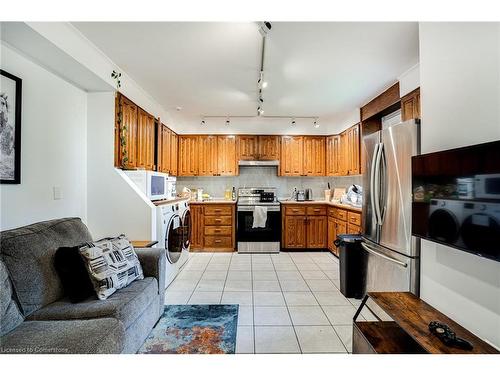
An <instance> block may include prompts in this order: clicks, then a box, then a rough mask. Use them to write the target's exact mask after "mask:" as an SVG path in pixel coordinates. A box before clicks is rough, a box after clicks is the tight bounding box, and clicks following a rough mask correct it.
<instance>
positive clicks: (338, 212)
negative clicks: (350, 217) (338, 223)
mask: <svg viewBox="0 0 500 375" xmlns="http://www.w3.org/2000/svg"><path fill="white" fill-rule="evenodd" d="M333 217H336V218H337V219H340V220H345V221H347V211H346V210H342V209H340V208H334V209H333Z"/></svg>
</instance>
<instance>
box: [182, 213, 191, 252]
mask: <svg viewBox="0 0 500 375" xmlns="http://www.w3.org/2000/svg"><path fill="white" fill-rule="evenodd" d="M182 226H183V230H182V233H183V238H182V246H183V247H184V249H188V248H189V244H190V243H191V211H190V210H186V211H185V212H184V215H183V217H182Z"/></svg>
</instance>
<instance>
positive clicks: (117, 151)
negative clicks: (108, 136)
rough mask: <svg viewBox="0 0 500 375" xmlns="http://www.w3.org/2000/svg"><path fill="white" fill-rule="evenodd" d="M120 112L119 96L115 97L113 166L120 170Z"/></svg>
mask: <svg viewBox="0 0 500 375" xmlns="http://www.w3.org/2000/svg"><path fill="white" fill-rule="evenodd" d="M119 112H120V95H119V94H117V95H116V96H115V160H114V165H115V167H116V168H120V167H121V165H120V122H119V121H118V116H119Z"/></svg>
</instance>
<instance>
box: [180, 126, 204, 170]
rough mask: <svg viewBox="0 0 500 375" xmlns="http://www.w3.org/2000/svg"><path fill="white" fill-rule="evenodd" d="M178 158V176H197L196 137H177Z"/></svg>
mask: <svg viewBox="0 0 500 375" xmlns="http://www.w3.org/2000/svg"><path fill="white" fill-rule="evenodd" d="M178 142H179V157H178V173H177V174H178V175H179V176H197V175H198V160H199V157H198V152H199V150H198V136H196V135H180V136H179V141H178Z"/></svg>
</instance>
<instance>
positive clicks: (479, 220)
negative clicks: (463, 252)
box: [461, 213, 500, 259]
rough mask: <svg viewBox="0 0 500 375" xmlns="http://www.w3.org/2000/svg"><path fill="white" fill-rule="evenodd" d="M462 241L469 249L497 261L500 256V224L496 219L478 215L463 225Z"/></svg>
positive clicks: (470, 217)
mask: <svg viewBox="0 0 500 375" xmlns="http://www.w3.org/2000/svg"><path fill="white" fill-rule="evenodd" d="M461 234H462V239H463V241H464V243H465V246H466V247H467V249H469V250H471V251H473V252H475V253H479V254H481V255H482V256H485V257H488V258H493V259H497V258H498V256H499V254H500V222H499V220H497V219H495V217H493V216H490V215H487V214H482V213H477V214H473V215H470V216H468V217H467V218H466V219H465V220H464V222H463V223H462V228H461Z"/></svg>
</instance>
